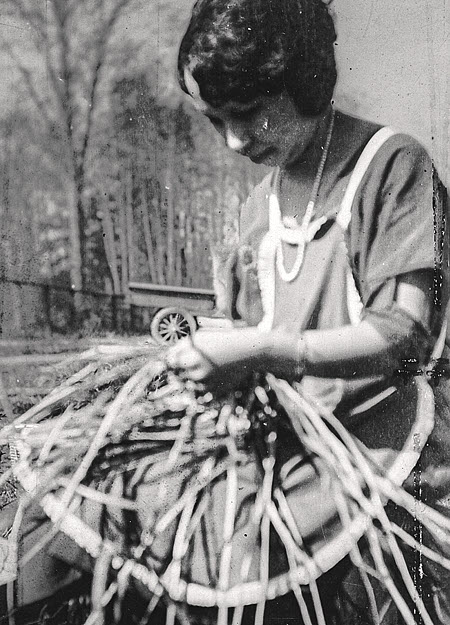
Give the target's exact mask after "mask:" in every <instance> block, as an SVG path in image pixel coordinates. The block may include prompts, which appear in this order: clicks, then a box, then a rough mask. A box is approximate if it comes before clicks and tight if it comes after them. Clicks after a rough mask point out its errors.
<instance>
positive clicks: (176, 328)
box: [150, 307, 197, 345]
mask: <svg viewBox="0 0 450 625" xmlns="http://www.w3.org/2000/svg"><path fill="white" fill-rule="evenodd" d="M196 329H197V324H196V323H195V319H194V317H193V316H192V315H191V314H190V313H188V312H187V311H186V310H182V309H181V308H175V307H174V308H163V309H162V310H160V311H158V312H157V313H156V315H155V316H154V317H153V319H152V323H151V326H150V332H151V335H152V337H153V338H154V339H155V341H156V342H157V343H160V344H161V345H173V344H174V343H176V342H177V341H179V340H180V339H182V338H185V337H186V336H190V335H191V334H193V333H194V332H195V330H196Z"/></svg>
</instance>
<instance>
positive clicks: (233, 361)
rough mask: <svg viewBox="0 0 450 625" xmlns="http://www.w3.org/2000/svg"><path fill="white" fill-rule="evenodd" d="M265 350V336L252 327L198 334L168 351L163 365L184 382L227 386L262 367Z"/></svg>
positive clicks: (203, 331) (204, 331)
mask: <svg viewBox="0 0 450 625" xmlns="http://www.w3.org/2000/svg"><path fill="white" fill-rule="evenodd" d="M265 347H266V346H265V335H264V334H262V333H261V332H260V331H259V330H257V329H256V328H253V327H252V328H239V329H233V330H223V331H216V332H211V331H207V330H200V331H199V332H197V333H196V334H195V335H194V337H193V338H192V339H183V340H181V341H179V342H178V343H176V344H175V345H174V346H173V347H171V348H170V349H169V351H168V353H167V356H166V361H167V364H168V365H169V366H170V367H171V368H172V369H174V370H175V371H177V372H178V373H179V374H180V375H181V377H183V378H185V379H189V380H193V381H195V382H205V383H207V384H211V385H213V386H217V385H221V386H222V385H226V386H228V385H231V384H235V383H236V382H238V381H239V380H240V379H242V378H243V377H244V376H245V375H246V374H247V373H248V372H250V371H252V370H253V369H256V368H258V367H259V366H261V365H262V364H263V361H264V355H265Z"/></svg>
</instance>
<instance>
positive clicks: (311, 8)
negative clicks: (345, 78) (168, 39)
mask: <svg viewBox="0 0 450 625" xmlns="http://www.w3.org/2000/svg"><path fill="white" fill-rule="evenodd" d="M335 40H336V32H335V29H334V24H333V19H332V17H331V15H330V13H329V11H328V6H327V4H326V3H325V1H324V0H197V2H196V4H195V6H194V8H193V11H192V17H191V21H190V24H189V26H188V29H187V31H186V33H185V35H184V37H183V40H182V42H181V45H180V50H179V55H178V79H179V82H180V85H181V88H182V89H183V90H184V91H186V93H187V92H188V90H187V88H186V85H185V82H184V70H185V68H186V67H189V69H190V70H191V72H192V75H193V77H194V79H195V80H196V82H197V83H198V85H199V87H200V92H201V96H202V98H203V99H204V100H205V101H207V102H208V103H210V104H211V105H212V106H221V105H223V104H225V103H226V102H230V101H234V102H240V103H245V102H249V101H251V100H253V99H254V98H256V97H258V96H260V95H264V94H278V93H281V92H282V91H284V90H286V91H287V92H288V93H289V94H290V96H291V97H292V99H293V101H294V102H295V104H296V106H297V108H298V110H299V111H300V112H301V113H303V114H304V115H311V116H314V115H319V114H320V113H322V112H323V111H324V110H325V109H326V107H327V106H328V105H329V103H330V100H331V98H332V95H333V90H334V86H335V83H336V62H335V57H334V42H335Z"/></svg>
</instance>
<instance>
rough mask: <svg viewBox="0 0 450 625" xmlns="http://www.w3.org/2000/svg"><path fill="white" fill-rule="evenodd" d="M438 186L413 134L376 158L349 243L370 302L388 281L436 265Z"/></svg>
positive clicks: (365, 182) (359, 201)
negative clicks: (436, 196) (412, 136)
mask: <svg viewBox="0 0 450 625" xmlns="http://www.w3.org/2000/svg"><path fill="white" fill-rule="evenodd" d="M435 188H436V185H435V184H433V166H432V163H431V160H430V158H429V156H428V155H427V153H426V152H425V150H424V149H423V148H422V146H421V145H420V144H419V143H418V142H417V141H415V140H414V139H412V138H411V137H408V136H406V135H395V136H394V137H392V138H391V139H389V140H388V141H387V142H386V144H385V145H384V146H383V147H382V148H381V149H380V151H379V153H378V154H377V155H376V157H375V158H374V160H373V162H372V164H371V167H370V168H369V170H368V172H367V173H366V175H365V177H364V179H363V181H362V183H361V185H360V188H359V190H358V193H357V196H356V197H355V203H354V205H353V213H352V224H351V231H350V244H349V247H350V254H351V260H352V263H353V267H354V270H355V274H356V276H357V279H358V283H359V288H360V292H361V296H362V299H363V303H364V305H365V306H366V307H367V306H369V307H370V305H371V303H372V302H373V300H374V299H375V298H376V296H377V293H378V292H379V290H380V289H381V288H382V287H383V286H384V285H385V284H386V283H387V282H388V281H393V279H395V278H396V277H397V276H400V275H402V274H405V273H409V272H412V271H415V270H420V269H431V270H434V269H435V268H436V259H437V256H438V252H439V250H437V249H436V241H437V238H436V231H437V230H436V226H437V217H438V216H437V215H436V210H434V209H435V204H436V202H435V201H434V200H433V191H434V190H435Z"/></svg>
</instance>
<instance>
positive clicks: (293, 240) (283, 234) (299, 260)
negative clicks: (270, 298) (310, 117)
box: [270, 109, 335, 282]
mask: <svg viewBox="0 0 450 625" xmlns="http://www.w3.org/2000/svg"><path fill="white" fill-rule="evenodd" d="M334 118H335V111H334V109H332V112H331V119H330V123H329V126H328V133H327V138H326V142H325V146H324V149H323V152H322V157H321V159H320V163H319V167H318V169H317V174H316V177H315V180H314V184H313V188H312V190H311V196H310V199H309V202H308V204H307V207H306V211H305V214H304V216H303V219H302V223H301V224H300V225H299V226H297V224H295V226H294V227H293V225H292V218H291V220H290V221H288V220H287V219H285V220H282V219H281V210H280V205H279V202H278V201H272V202H271V203H270V213H271V214H270V229H271V230H272V231H277V235H278V242H277V246H276V252H275V259H276V261H275V262H276V267H277V271H278V274H279V276H280V278H281V279H282V280H283V281H284V282H292V281H293V280H295V278H296V277H297V276H298V274H299V272H300V269H301V266H302V264H303V258H304V255H305V247H306V244H307V243H308V242H309V241H311V240H312V239H313V238H314V236H315V234H316V232H317V231H318V230H319V228H320V227H321V226H322V224H323V222H324V219H323V218H322V219H318V220H316V221H315V222H314V223H313V224H311V219H312V217H313V215H314V209H315V205H316V200H317V196H318V193H319V188H320V184H321V182H322V176H323V171H324V169H325V164H326V162H327V157H328V152H329V149H330V143H331V138H332V136H333V128H334ZM276 187H277V191H276V195H277V196H278V197H280V191H281V175H278V178H277V185H276ZM274 199H275V198H274ZM286 224H287V225H286ZM283 242H285V243H288V244H289V245H297V256H296V259H295V262H294V264H293V266H292V268H291V270H290V271H286V268H285V266H284V255H283Z"/></svg>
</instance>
